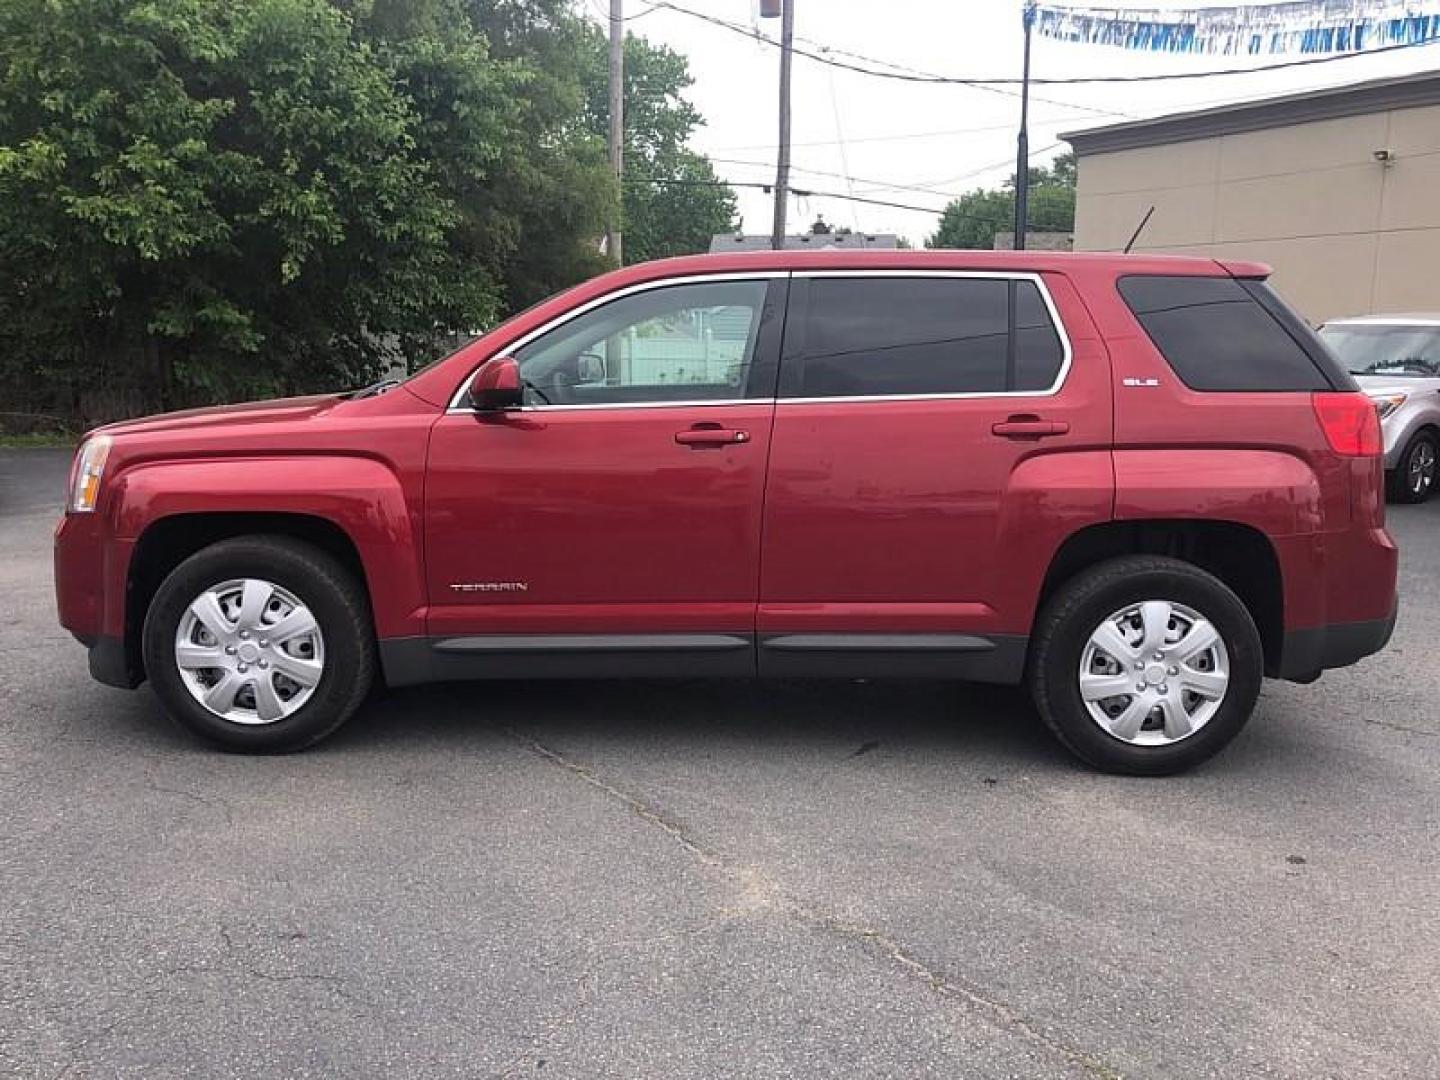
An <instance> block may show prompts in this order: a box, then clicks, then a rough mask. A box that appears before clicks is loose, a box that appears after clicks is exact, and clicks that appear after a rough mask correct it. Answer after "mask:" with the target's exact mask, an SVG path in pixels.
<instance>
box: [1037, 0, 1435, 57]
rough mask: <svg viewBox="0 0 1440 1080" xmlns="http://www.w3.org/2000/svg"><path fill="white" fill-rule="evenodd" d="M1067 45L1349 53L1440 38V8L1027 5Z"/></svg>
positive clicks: (1387, 3)
mask: <svg viewBox="0 0 1440 1080" xmlns="http://www.w3.org/2000/svg"><path fill="white" fill-rule="evenodd" d="M1025 9H1026V10H1025V16H1026V18H1027V19H1028V20H1030V21H1031V22H1032V25H1033V26H1034V28H1035V32H1036V33H1038V34H1041V35H1042V36H1044V37H1049V38H1056V39H1058V40H1060V41H1074V42H1084V43H1087V44H1093V45H1112V46H1116V47H1118V48H1122V49H1140V50H1144V51H1147V52H1172V53H1227V54H1238V53H1246V54H1249V55H1252V56H1254V55H1260V54H1264V53H1347V52H1363V51H1364V50H1366V49H1376V48H1381V47H1383V46H1387V45H1418V44H1421V43H1424V42H1427V41H1436V40H1440V2H1420V0H1287V2H1285V3H1278V4H1229V5H1226V6H1223V7H1197V8H1110V7H1091V6H1088V5H1087V6H1078V5H1077V6H1071V5H1066V4H1044V3H1035V2H1033V0H1030V2H1027V3H1026V5H1025Z"/></svg>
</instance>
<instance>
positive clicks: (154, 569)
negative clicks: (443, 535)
mask: <svg viewBox="0 0 1440 1080" xmlns="http://www.w3.org/2000/svg"><path fill="white" fill-rule="evenodd" d="M239 536H284V537H287V538H289V539H292V540H299V541H301V542H303V543H307V544H310V545H311V546H313V547H315V548H318V549H319V550H321V551H324V552H325V553H326V554H328V555H330V556H331V557H333V558H334V559H335V560H336V561H337V562H339V563H340V564H341V565H342V566H344V567H345V569H346V570H347V571H349V572H350V573H351V574H353V575H354V577H355V580H356V581H357V582H358V583H359V585H360V587H361V589H363V590H364V592H365V596H366V599H367V602H370V603H371V604H372V608H373V600H372V598H371V593H370V586H369V581H368V578H367V575H366V572H365V563H364V560H363V559H362V558H361V557H360V550H359V548H358V547H357V546H356V544H355V541H354V540H353V539H352V538H351V537H350V535H349V534H348V533H347V532H346V531H345V530H344V529H343V528H342V527H341V526H340V525H338V524H337V523H336V522H334V521H331V520H330V519H329V518H325V517H321V516H319V515H316V514H302V513H294V512H289V511H199V512H194V513H177V514H170V515H167V516H165V517H161V518H157V519H155V520H154V521H152V522H151V523H150V524H149V525H148V526H147V527H146V528H145V530H144V531H143V532H142V533H141V534H140V536H139V538H138V539H137V540H136V542H135V548H134V550H133V552H132V554H131V557H130V565H129V568H128V571H127V575H126V585H125V596H126V603H125V654H126V661H127V663H128V664H129V665H130V666H131V668H132V670H133V671H134V672H135V673H137V674H138V675H141V676H142V677H143V675H144V661H143V658H142V650H141V647H140V634H141V628H142V627H143V625H144V622H145V613H146V612H147V611H148V610H149V608H150V602H151V600H152V599H153V598H154V596H155V591H156V590H157V589H158V588H159V587H160V583H161V582H162V581H164V580H165V578H166V576H167V575H168V574H169V573H170V572H171V571H172V570H174V569H175V567H177V566H179V565H180V564H181V563H182V562H184V561H185V560H186V559H188V558H189V557H190V556H191V555H194V554H195V553H196V552H198V551H202V550H204V549H205V548H207V547H210V546H211V545H212V544H217V543H219V542H220V541H222V540H231V539H234V538H236V537H239ZM373 614H374V613H373V610H372V616H373Z"/></svg>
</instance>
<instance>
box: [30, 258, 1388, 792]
mask: <svg viewBox="0 0 1440 1080" xmlns="http://www.w3.org/2000/svg"><path fill="white" fill-rule="evenodd" d="M1267 273H1268V271H1267V270H1266V268H1264V267H1262V266H1257V265H1252V264H1239V263H1228V262H1227V263H1217V262H1212V261H1207V260H1201V259H1168V258H1153V257H1121V256H1110V255H1057V254H1050V253H1019V254H1016V253H1010V252H940V251H936V252H885V253H871V252H859V253H855V252H804V253H798V252H797V253H773V254H772V253H759V254H748V255H732V256H708V257H706V256H700V257H694V258H685V259H676V260H670V261H666V262H658V263H651V264H648V265H644V266H636V267H631V268H629V269H626V270H623V271H619V272H616V273H612V274H608V275H606V276H604V277H601V278H598V279H596V280H594V281H591V282H588V283H586V284H584V285H581V286H579V287H577V288H575V289H572V290H570V291H569V292H567V293H564V294H563V295H560V296H557V297H555V298H554V299H551V300H549V301H548V302H546V303H544V304H541V305H540V306H538V307H536V308H533V309H532V310H530V311H527V312H525V313H524V314H522V315H520V316H518V317H516V318H515V319H513V320H511V321H510V322H508V323H506V324H505V325H503V326H501V327H500V328H499V329H497V330H495V331H493V332H491V333H489V334H487V335H485V336H484V337H482V338H480V339H478V340H477V341H475V342H473V343H472V344H470V345H467V346H466V347H465V348H463V349H461V350H460V351H459V352H456V353H455V354H453V355H451V356H449V357H446V358H445V359H443V360H441V361H439V362H438V363H435V364H433V365H431V366H430V367H428V368H426V369H425V370H423V371H421V372H420V373H419V374H417V375H415V376H413V377H412V378H410V379H409V380H407V381H405V382H402V383H398V384H382V385H380V386H377V387H372V388H371V389H370V390H367V391H361V392H359V393H352V394H339V395H331V396H324V397H310V398H300V399H293V400H288V401H277V402H268V403H261V404H253V405H242V406H234V407H227V408H217V409H203V410H197V411H194V412H188V413H175V414H172V415H167V416H160V417H154V418H151V419H145V420H136V421H132V422H128V423H123V424H115V425H111V426H109V427H106V428H101V429H99V430H98V431H96V432H95V433H93V434H92V435H91V436H90V437H89V438H88V439H87V440H86V441H85V442H84V444H83V445H82V446H81V448H80V450H79V451H78V453H77V455H76V461H75V466H74V470H73V475H72V479H71V484H70V496H69V505H68V510H67V513H66V514H65V518H64V520H63V521H62V522H61V524H60V527H59V530H58V532H57V535H56V556H55V557H56V588H57V593H58V597H59V610H60V621H61V623H62V624H63V625H64V626H66V627H68V628H69V629H70V630H71V631H72V632H73V633H74V634H75V636H76V637H78V638H79V639H80V640H81V641H82V642H83V643H84V644H85V645H87V646H88V647H89V649H90V669H91V672H92V674H94V676H95V677H96V678H97V679H99V680H100V681H102V682H105V683H108V684H111V685H115V686H124V687H133V686H136V685H138V684H139V683H140V682H141V681H142V680H143V679H146V678H148V679H149V681H150V683H151V685H152V686H153V687H154V689H155V692H156V694H157V695H158V697H159V698H160V700H161V702H162V704H163V705H164V706H165V708H166V710H167V711H168V712H169V713H170V714H171V715H173V716H174V717H175V718H176V719H178V720H179V721H180V722H181V723H182V724H184V725H185V726H186V727H188V728H190V729H191V730H192V731H195V732H197V733H198V734H200V735H202V736H204V737H206V738H208V739H210V740H212V741H214V742H216V743H220V744H222V745H224V746H226V747H230V748H232V749H238V750H253V751H277V750H293V749H296V748H299V747H302V746H306V745H308V744H310V743H313V742H315V741H316V740H318V739H320V738H321V737H323V736H324V735H326V734H328V733H329V732H331V731H333V730H334V729H335V728H336V727H337V726H339V725H340V724H341V723H342V722H343V721H344V720H345V719H346V718H347V717H348V716H350V714H351V713H353V712H354V711H355V709H356V708H357V707H358V706H359V705H360V703H361V702H362V701H363V700H364V699H365V697H366V695H367V693H369V692H370V689H371V686H372V684H373V683H374V682H375V681H376V680H377V679H383V681H384V682H385V683H386V684H388V685H389V686H392V687H393V686H402V685H405V684H407V683H420V682H428V681H432V680H443V679H471V678H553V677H584V678H592V677H611V676H644V677H655V676H685V677H692V676H705V677H751V676H757V675H758V676H779V677H797V676H804V677H809V676H837V677H845V678H853V677H861V676H868V677H883V676H898V677H905V678H910V677H929V676H933V677H943V678H956V679H969V680H980V681H987V682H1000V683H1021V682H1024V683H1027V684H1028V685H1029V687H1030V690H1031V692H1032V693H1033V695H1034V699H1035V703H1036V705H1037V707H1038V709H1039V712H1040V715H1041V716H1042V717H1043V718H1044V720H1045V722H1046V723H1047V724H1048V725H1049V726H1050V727H1051V728H1052V729H1053V730H1054V732H1055V734H1056V735H1057V736H1059V738H1060V739H1061V740H1062V741H1063V742H1064V743H1065V745H1066V746H1068V747H1069V748H1070V749H1071V750H1072V751H1074V752H1075V753H1076V754H1078V755H1079V756H1080V757H1081V758H1083V759H1084V760H1086V761H1087V762H1090V763H1091V764H1093V765H1096V766H1099V767H1101V768H1104V769H1110V770H1116V771H1123V772H1133V773H1168V772H1174V771H1177V770H1179V769H1183V768H1185V767H1187V766H1190V765H1193V764H1195V763H1196V762H1198V761H1201V760H1203V759H1205V758H1207V757H1209V756H1210V755H1211V754H1213V753H1215V752H1216V751H1217V750H1219V749H1220V748H1221V747H1222V746H1224V745H1225V744H1226V743H1227V742H1228V741H1229V740H1230V739H1231V738H1233V737H1234V735H1235V734H1236V733H1237V732H1238V731H1239V730H1240V728H1241V727H1242V726H1243V725H1244V723H1245V722H1246V720H1247V719H1248V717H1249V716H1250V713H1251V712H1252V710H1253V709H1254V707H1255V702H1256V697H1257V695H1258V693H1259V689H1260V681H1261V678H1262V677H1263V676H1266V675H1269V676H1272V677H1278V678H1284V679H1291V680H1295V681H1300V682H1306V681H1310V680H1312V679H1314V678H1316V677H1317V676H1319V674H1320V673H1321V671H1323V670H1324V669H1326V668H1334V667H1340V666H1343V665H1347V664H1351V663H1354V662H1355V661H1356V660H1358V659H1360V658H1361V657H1363V656H1366V655H1367V654H1369V653H1373V652H1375V651H1376V650H1378V649H1380V648H1382V647H1383V646H1384V645H1385V643H1386V641H1387V640H1388V638H1389V636H1390V631H1391V628H1392V626H1393V624H1394V619H1395V610H1396V595H1395V580H1396V550H1395V546H1394V544H1393V543H1392V542H1391V539H1390V537H1389V535H1388V534H1387V533H1386V531H1385V528H1384V503H1383V500H1382V497H1381V496H1382V482H1383V476H1382V466H1381V457H1380V454H1381V443H1380V428H1379V424H1378V421H1377V417H1376V412H1375V406H1374V404H1373V403H1372V402H1371V401H1370V400H1369V399H1367V398H1366V397H1365V396H1364V395H1363V394H1360V393H1358V392H1357V390H1356V386H1355V384H1354V382H1353V381H1352V380H1351V378H1350V376H1349V375H1348V374H1347V373H1346V372H1345V371H1344V370H1343V369H1342V368H1341V367H1340V366H1339V365H1338V364H1337V363H1336V362H1335V361H1334V359H1333V358H1332V357H1331V356H1330V354H1329V353H1328V352H1327V351H1326V349H1325V347H1324V346H1323V345H1321V344H1320V343H1319V342H1318V340H1317V339H1316V337H1315V336H1314V335H1313V334H1312V333H1311V332H1310V330H1309V329H1308V328H1307V327H1306V326H1305V324H1304V323H1302V322H1301V321H1300V320H1299V319H1297V318H1296V317H1295V316H1294V315H1293V314H1292V313H1291V312H1290V311H1289V310H1288V309H1287V308H1286V307H1285V306H1284V305H1283V304H1282V303H1281V302H1280V301H1279V300H1278V299H1277V298H1276V296H1275V294H1274V293H1273V292H1271V291H1270V290H1269V289H1268V288H1267V287H1266V285H1265V284H1264V280H1265V277H1266V275H1267Z"/></svg>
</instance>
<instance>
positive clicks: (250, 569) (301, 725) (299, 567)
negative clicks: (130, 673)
mask: <svg viewBox="0 0 1440 1080" xmlns="http://www.w3.org/2000/svg"><path fill="white" fill-rule="evenodd" d="M252 577H253V578H260V579H263V580H266V581H269V582H272V583H274V584H275V585H278V586H280V587H281V588H282V589H285V590H288V591H289V592H290V593H291V594H293V595H294V596H295V597H296V598H298V599H299V600H300V601H301V602H303V603H304V605H305V606H306V607H308V608H309V609H310V611H311V613H312V614H313V615H314V617H315V621H316V622H317V623H318V624H319V627H320V632H321V634H322V635H323V639H324V668H323V671H322V673H321V675H320V679H319V681H318V682H317V683H316V684H315V688H314V691H313V693H312V694H311V696H310V699H309V700H308V701H306V702H305V703H304V704H303V705H301V706H300V707H299V708H298V709H296V710H295V711H294V712H293V713H292V714H290V715H289V716H286V717H284V718H283V719H279V720H276V721H274V722H272V723H267V724H241V723H237V722H234V721H232V720H227V719H225V718H224V717H221V716H219V715H217V714H216V713H213V712H211V711H210V710H209V709H207V708H206V707H205V706H204V705H202V704H201V703H200V702H199V701H197V700H196V699H195V697H194V696H192V694H191V692H190V691H189V690H188V689H187V687H186V685H185V683H184V681H183V680H182V678H181V675H180V670H179V667H178V665H177V662H176V656H175V641H176V635H177V633H178V632H179V629H180V620H181V618H182V617H183V616H184V614H185V612H186V611H187V609H188V608H189V607H190V605H191V603H192V602H194V600H195V599H196V598H197V597H198V596H200V595H201V593H203V592H204V591H205V590H207V589H210V588H212V587H214V586H215V585H218V584H220V583H221V582H225V581H230V580H233V579H239V578H252ZM142 644H143V650H144V659H145V671H146V675H147V677H148V678H149V680H150V685H151V686H152V687H153V688H154V690H155V694H156V696H157V697H159V699H160V703H161V704H162V705H163V706H164V708H165V711H166V712H167V713H168V714H169V715H170V716H171V717H172V718H173V719H174V720H176V721H177V722H178V723H179V724H180V725H181V726H182V727H184V728H186V729H187V730H188V731H190V732H192V733H193V734H195V735H198V736H200V737H201V738H202V739H205V740H207V741H209V742H211V743H213V744H215V745H217V746H221V747H223V748H225V749H227V750H234V751H240V752H242V753H252V754H269V753H286V752H289V751H293V750H301V749H303V748H305V747H307V746H312V745H314V744H315V743H317V742H319V741H320V740H321V739H323V738H324V737H325V736H327V735H329V734H330V733H331V732H333V731H334V730H335V729H336V728H338V727H339V726H340V725H341V724H343V723H344V722H345V721H346V720H348V719H349V718H350V716H351V715H352V714H353V713H354V712H355V710H356V709H358V708H359V707H360V704H361V702H363V701H364V700H365V696H366V694H367V693H368V691H369V689H370V685H371V683H372V682H373V681H374V678H375V665H376V660H375V635H374V631H373V629H372V626H371V620H370V606H369V602H368V600H367V598H366V595H365V591H364V589H363V588H362V586H361V584H360V583H359V582H358V581H356V580H355V577H354V575H352V574H351V573H350V572H348V571H347V570H346V569H345V568H344V567H343V566H342V565H341V564H340V563H339V562H337V561H336V560H335V559H334V558H332V557H331V556H330V555H328V554H326V553H325V552H323V551H321V550H319V549H318V548H315V547H313V546H311V545H309V544H306V543H302V542H300V541H297V540H292V539H290V538H289V537H284V536H243V537H237V538H235V539H233V540H224V541H221V542H220V543H217V544H214V545H212V546H210V547H207V548H204V549H203V550H201V551H199V552H197V553H196V554H194V555H192V556H190V558H188V559H186V560H185V561H184V562H182V563H181V564H180V565H179V566H177V567H176V568H175V569H174V570H173V571H171V573H170V575H169V576H168V577H167V578H166V579H165V580H164V581H163V582H162V583H161V585H160V588H159V589H158V590H156V592H155V596H154V598H153V599H152V600H151V602H150V608H149V610H148V611H147V612H146V615H145V627H144V631H143V643H142ZM277 666H278V665H277Z"/></svg>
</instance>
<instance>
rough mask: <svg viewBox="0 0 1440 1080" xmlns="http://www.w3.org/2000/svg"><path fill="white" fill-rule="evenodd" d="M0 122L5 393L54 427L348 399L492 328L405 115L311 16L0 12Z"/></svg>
mask: <svg viewBox="0 0 1440 1080" xmlns="http://www.w3.org/2000/svg"><path fill="white" fill-rule="evenodd" d="M0 103H3V104H0V281H3V291H0V345H3V351H4V353H5V356H6V361H5V362H6V363H7V365H8V366H9V367H10V368H11V370H10V371H8V372H7V374H8V375H10V376H11V377H12V378H13V377H15V376H19V377H20V378H21V379H28V380H31V381H32V382H37V383H38V382H41V381H42V380H43V381H44V383H46V384H48V383H50V382H52V381H58V382H62V383H64V384H67V385H68V386H69V387H70V390H71V395H72V397H73V398H76V399H77V400H72V401H71V402H69V403H68V404H69V405H71V407H72V408H73V409H74V411H76V412H81V413H90V412H104V411H109V410H110V409H111V408H113V409H116V410H123V409H124V408H125V407H126V406H127V405H128V404H129V403H130V402H129V400H128V399H124V400H121V401H119V402H116V403H113V404H112V405H110V406H107V405H105V404H102V403H98V402H88V403H87V402H86V401H85V400H83V397H84V395H86V394H95V393H97V392H100V391H103V390H105V389H106V388H110V389H112V390H113V391H114V392H120V393H122V396H123V394H124V393H125V392H133V395H135V396H136V397H137V398H138V399H141V400H139V401H137V403H138V404H145V405H149V404H152V400H150V399H153V403H154V404H158V405H161V406H164V405H169V404H171V403H178V402H185V401H188V400H194V399H197V398H205V397H210V396H235V395H240V394H246V393H267V392H276V391H282V390H285V389H289V388H291V387H301V386H305V385H308V384H314V383H315V382H317V381H322V382H330V383H334V382H337V381H347V380H353V379H356V378H363V377H364V376H365V375H367V374H368V373H369V372H370V371H371V370H372V369H373V368H374V366H375V365H376V363H377V361H378V360H379V359H380V358H381V355H382V342H383V341H384V340H385V337H386V336H387V335H414V334H416V333H418V332H422V331H425V330H427V329H429V328H430V327H431V326H433V320H434V319H435V318H436V316H437V315H441V316H448V317H464V318H467V319H470V318H483V317H485V316H487V315H488V314H490V313H492V312H493V311H494V310H495V308H496V303H497V297H496V294H495V290H494V287H493V286H488V287H487V283H486V282H484V281H483V280H479V281H477V279H476V278H475V277H474V276H473V275H467V274H464V273H461V272H460V269H461V268H460V266H459V265H458V263H457V261H456V259H455V257H454V254H453V253H452V251H451V250H450V248H449V245H448V242H447V237H448V235H449V233H450V231H451V230H452V229H453V228H454V227H455V223H456V220H457V209H456V206H455V203H454V200H453V199H451V198H450V197H448V195H447V192H446V191H445V190H444V189H443V187H442V186H441V184H440V182H439V179H438V178H437V175H436V170H435V168H434V167H433V166H432V164H431V163H430V162H428V161H427V160H425V158H423V157H422V156H421V155H419V154H418V153H417V152H416V145H417V140H416V130H417V127H418V119H419V118H418V117H417V115H416V113H415V110H414V108H413V105H412V103H411V102H410V101H409V100H407V99H406V98H405V96H404V95H402V94H401V93H400V92H399V91H398V90H397V87H396V85H395V83H394V82H393V80H392V78H391V77H390V75H389V73H388V72H387V71H386V69H385V67H384V66H383V65H382V64H380V63H377V61H376V58H375V56H374V54H373V53H372V50H371V48H370V47H369V46H368V45H367V44H365V43H364V42H362V41H357V40H355V39H354V38H353V37H352V35H351V25H350V22H349V20H348V19H347V18H346V17H345V16H344V15H343V14H342V13H341V12H340V11H339V10H337V9H336V8H335V7H333V6H331V5H329V4H327V3H324V2H322V0H0ZM357 267H363V268H364V272H363V273H357V272H356V268H357ZM17 362H19V363H22V364H24V367H23V368H22V369H21V370H20V371H15V370H13V368H14V366H15V365H16V363H17ZM62 404H64V403H62Z"/></svg>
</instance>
